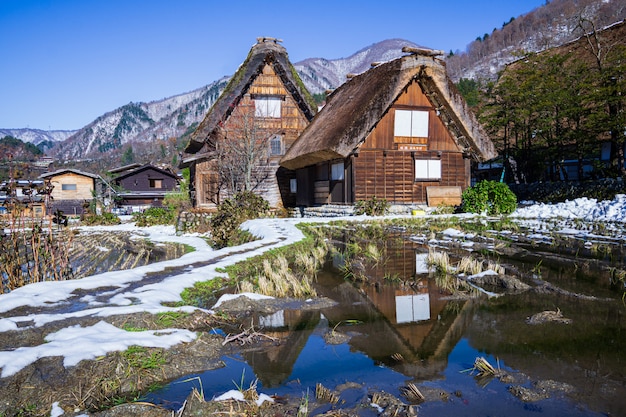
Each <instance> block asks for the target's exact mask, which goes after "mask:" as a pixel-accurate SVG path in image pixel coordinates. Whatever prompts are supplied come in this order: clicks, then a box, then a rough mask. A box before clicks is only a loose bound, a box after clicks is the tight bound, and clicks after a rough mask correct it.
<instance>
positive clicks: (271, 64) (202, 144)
mask: <svg viewBox="0 0 626 417" xmlns="http://www.w3.org/2000/svg"><path fill="white" fill-rule="evenodd" d="M280 42H281V41H280V40H278V39H274V38H258V39H257V43H256V44H255V45H253V46H252V49H251V50H250V53H249V54H248V57H247V59H246V60H245V61H244V62H243V64H242V65H241V66H240V67H239V69H238V70H237V72H236V73H235V74H234V75H233V76H232V78H231V80H230V82H229V83H228V85H227V86H226V88H225V89H224V91H223V92H222V94H221V95H220V97H219V98H218V99H217V101H216V102H215V103H214V104H213V106H212V107H211V109H210V110H209V112H208V113H207V115H206V116H205V118H204V120H203V121H202V123H200V125H199V126H198V128H197V129H196V130H195V131H194V132H193V134H192V135H191V138H190V141H189V144H188V145H187V148H186V149H185V153H186V155H183V159H182V163H181V167H189V168H190V191H191V196H192V203H193V205H194V206H195V207H200V208H212V207H215V206H216V205H217V204H219V203H220V200H223V199H224V198H228V197H229V196H230V195H229V194H232V193H233V192H236V191H240V190H241V189H244V188H246V189H248V190H250V191H253V192H255V193H257V194H259V195H261V196H262V197H264V198H265V199H266V200H268V201H269V203H270V205H271V206H272V207H281V206H293V205H294V204H295V189H293V188H292V185H293V182H292V180H294V181H295V174H294V173H293V172H290V171H287V170H285V169H284V168H281V167H280V166H279V164H278V162H279V160H280V158H281V157H282V156H283V155H284V153H285V152H286V151H287V150H288V149H289V148H290V147H291V145H292V143H294V141H295V140H296V138H297V137H298V136H299V135H300V133H301V132H302V131H303V130H304V128H305V127H306V126H307V125H308V124H309V121H310V120H311V119H312V118H313V116H314V115H315V113H316V111H317V105H316V104H315V102H314V100H313V98H312V96H311V95H310V93H309V92H308V91H307V89H306V87H305V86H304V84H303V83H302V81H301V80H300V78H299V76H298V74H297V73H296V70H295V68H294V67H293V65H292V64H291V62H290V61H289V58H288V56H287V51H286V50H285V48H284V47H283V46H282V45H280ZM235 146H237V149H235ZM230 150H232V152H231V151H230ZM229 152H230V153H229ZM237 154H238V155H237ZM245 160H254V161H255V162H253V164H254V167H253V169H252V170H250V171H252V172H251V175H250V173H249V174H248V177H251V178H252V181H249V182H250V184H246V185H245V186H243V185H242V181H241V178H240V177H238V175H239V172H237V170H239V171H241V168H248V166H247V165H252V164H248V163H246V162H244V161H245ZM246 180H248V179H246Z"/></svg>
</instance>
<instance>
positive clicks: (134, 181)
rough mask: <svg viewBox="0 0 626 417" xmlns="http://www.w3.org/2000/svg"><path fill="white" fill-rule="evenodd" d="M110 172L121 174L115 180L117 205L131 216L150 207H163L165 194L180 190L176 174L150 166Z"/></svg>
mask: <svg viewBox="0 0 626 417" xmlns="http://www.w3.org/2000/svg"><path fill="white" fill-rule="evenodd" d="M122 168H124V167H122ZM109 172H111V173H119V175H118V176H117V177H115V178H113V182H114V183H115V185H116V186H117V187H118V192H117V197H116V201H117V203H116V205H117V206H118V207H120V208H122V209H125V212H126V213H129V214H130V213H132V212H138V211H143V210H145V209H147V208H150V207H161V206H162V204H163V199H164V198H165V194H166V193H168V192H170V191H175V190H177V188H178V176H177V175H176V174H175V173H174V172H172V171H171V170H169V169H162V168H158V167H155V166H153V165H150V164H146V165H139V166H134V165H133V166H131V167H129V168H125V169H121V168H117V169H113V170H111V171H109Z"/></svg>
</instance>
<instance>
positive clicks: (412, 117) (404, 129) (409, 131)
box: [393, 109, 430, 138]
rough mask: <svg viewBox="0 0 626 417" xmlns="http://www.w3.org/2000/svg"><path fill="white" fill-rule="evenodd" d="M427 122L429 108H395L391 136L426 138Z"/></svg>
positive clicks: (428, 121) (428, 119) (428, 120)
mask: <svg viewBox="0 0 626 417" xmlns="http://www.w3.org/2000/svg"><path fill="white" fill-rule="evenodd" d="M429 123H430V111H429V110H418V109H411V110H409V109H395V113H394V124H393V136H394V137H405V138H428V133H429Z"/></svg>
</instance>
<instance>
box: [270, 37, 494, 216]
mask: <svg viewBox="0 0 626 417" xmlns="http://www.w3.org/2000/svg"><path fill="white" fill-rule="evenodd" d="M404 52H405V53H409V54H408V55H406V56H403V57H401V58H398V59H395V60H393V61H389V62H386V63H382V64H377V65H375V66H374V64H373V66H374V67H373V68H371V69H369V70H368V71H366V72H364V73H362V74H360V75H356V76H353V77H352V78H351V79H349V80H348V81H347V82H345V83H344V84H343V85H342V86H341V87H339V88H338V89H337V90H335V91H334V92H332V94H330V95H329V96H328V99H327V103H326V105H325V106H324V107H323V108H322V110H320V112H319V113H318V115H317V116H316V117H315V119H313V121H312V122H311V123H310V124H309V126H308V127H307V128H306V129H305V130H304V132H302V134H301V135H300V137H299V138H298V140H297V141H296V142H295V143H294V144H293V145H292V146H291V148H290V149H289V150H288V151H287V152H286V154H285V155H284V156H283V158H282V159H281V161H280V165H281V166H282V167H284V168H286V169H288V170H294V171H296V189H297V194H296V205H297V206H313V205H323V204H330V203H332V204H353V203H355V202H357V201H359V200H369V199H371V198H372V197H376V198H380V199H386V200H387V201H388V202H390V203H391V204H397V205H408V206H410V205H423V204H428V205H429V206H437V205H440V204H446V205H458V204H460V203H461V193H462V191H463V190H464V189H465V188H467V187H468V186H470V185H471V182H470V181H471V173H470V169H471V164H472V162H473V161H484V160H488V159H490V158H493V157H494V156H495V155H496V152H495V149H494V146H493V143H492V142H491V140H490V139H489V138H488V137H487V136H486V135H485V133H484V132H483V129H482V128H481V126H480V125H479V123H478V122H477V120H476V117H475V116H474V114H473V113H472V112H471V111H470V110H469V108H468V106H467V104H466V103H465V101H464V99H463V98H462V97H461V95H460V94H459V92H458V91H457V90H456V88H455V86H454V84H453V83H452V81H451V80H450V78H449V77H448V75H447V73H446V68H445V64H444V62H443V61H442V60H441V59H439V58H438V56H439V55H441V54H442V52H441V51H433V50H429V49H417V48H405V49H404Z"/></svg>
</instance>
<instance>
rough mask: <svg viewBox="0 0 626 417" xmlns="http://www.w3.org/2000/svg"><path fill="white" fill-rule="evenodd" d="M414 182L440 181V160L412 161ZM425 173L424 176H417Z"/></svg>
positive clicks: (422, 159)
mask: <svg viewBox="0 0 626 417" xmlns="http://www.w3.org/2000/svg"><path fill="white" fill-rule="evenodd" d="M413 166H414V169H415V175H414V179H415V181H441V179H442V167H441V159H440V158H416V159H415V160H414V164H413ZM422 173H425V176H418V175H421V174H422Z"/></svg>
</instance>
